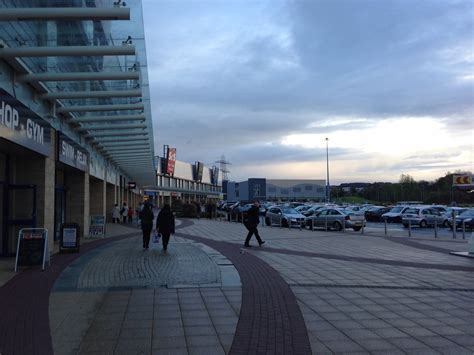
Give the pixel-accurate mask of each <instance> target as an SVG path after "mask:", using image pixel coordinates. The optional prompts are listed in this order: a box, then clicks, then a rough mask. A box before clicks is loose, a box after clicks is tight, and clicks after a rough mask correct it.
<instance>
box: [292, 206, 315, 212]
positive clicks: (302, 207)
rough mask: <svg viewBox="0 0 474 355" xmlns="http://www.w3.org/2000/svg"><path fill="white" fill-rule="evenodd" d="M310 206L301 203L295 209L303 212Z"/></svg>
mask: <svg viewBox="0 0 474 355" xmlns="http://www.w3.org/2000/svg"><path fill="white" fill-rule="evenodd" d="M311 207H313V206H311V205H301V206H298V207H295V210H296V211H298V212H299V213H303V212H304V211H307V210H309V209H310V208H311Z"/></svg>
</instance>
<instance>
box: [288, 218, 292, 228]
mask: <svg viewBox="0 0 474 355" xmlns="http://www.w3.org/2000/svg"><path fill="white" fill-rule="evenodd" d="M287 224H288V229H290V228H291V220H290V219H289V218H288V222H287Z"/></svg>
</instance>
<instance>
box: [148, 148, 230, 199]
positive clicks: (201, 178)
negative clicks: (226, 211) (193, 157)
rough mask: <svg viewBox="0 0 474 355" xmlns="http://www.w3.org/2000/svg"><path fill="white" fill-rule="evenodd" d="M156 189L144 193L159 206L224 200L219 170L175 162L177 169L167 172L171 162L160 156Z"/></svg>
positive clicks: (196, 164)
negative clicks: (179, 202)
mask: <svg viewBox="0 0 474 355" xmlns="http://www.w3.org/2000/svg"><path fill="white" fill-rule="evenodd" d="M156 165H157V167H158V169H157V182H156V188H154V189H147V190H146V191H145V194H147V195H148V196H150V197H151V198H153V199H154V200H155V201H156V203H157V204H158V205H159V206H162V205H163V204H165V203H167V204H171V205H172V204H173V203H174V202H175V201H177V200H179V201H181V202H183V203H191V202H201V203H202V202H215V201H217V200H220V199H222V179H221V177H220V176H219V175H220V174H219V170H218V169H217V168H216V167H211V168H209V167H206V166H204V164H203V163H200V162H196V163H194V164H190V163H186V162H183V161H179V160H175V161H174V170H173V171H167V166H168V159H166V158H163V157H157V164H156Z"/></svg>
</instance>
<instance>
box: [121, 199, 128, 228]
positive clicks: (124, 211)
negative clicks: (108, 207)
mask: <svg viewBox="0 0 474 355" xmlns="http://www.w3.org/2000/svg"><path fill="white" fill-rule="evenodd" d="M120 215H121V216H122V222H123V224H127V217H128V206H127V203H126V202H124V203H123V206H122V209H121V210H120Z"/></svg>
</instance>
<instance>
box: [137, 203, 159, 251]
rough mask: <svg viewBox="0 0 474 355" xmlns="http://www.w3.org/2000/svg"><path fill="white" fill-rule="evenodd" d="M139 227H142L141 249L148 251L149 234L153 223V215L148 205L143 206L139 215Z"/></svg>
mask: <svg viewBox="0 0 474 355" xmlns="http://www.w3.org/2000/svg"><path fill="white" fill-rule="evenodd" d="M139 217H140V221H141V225H142V234H143V249H144V250H148V247H149V246H150V234H151V230H152V229H153V222H154V219H155V215H154V214H153V211H152V210H151V206H150V205H149V204H148V203H145V204H144V205H143V209H142V210H141V211H140V214H139Z"/></svg>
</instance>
